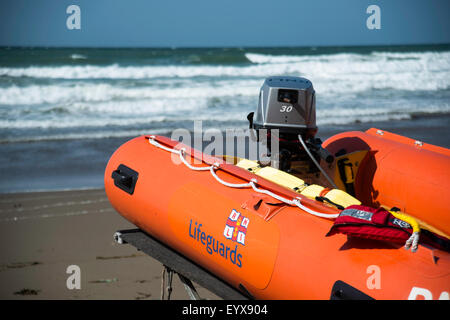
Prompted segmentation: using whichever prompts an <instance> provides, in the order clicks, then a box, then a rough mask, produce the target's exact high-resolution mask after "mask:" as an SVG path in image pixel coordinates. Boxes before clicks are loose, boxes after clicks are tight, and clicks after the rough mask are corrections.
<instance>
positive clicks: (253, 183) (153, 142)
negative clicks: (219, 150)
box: [148, 136, 339, 219]
mask: <svg viewBox="0 0 450 320" xmlns="http://www.w3.org/2000/svg"><path fill="white" fill-rule="evenodd" d="M148 141H149V143H150V144H151V145H153V146H155V147H158V148H161V149H163V150H166V151H168V152H171V153H173V154H177V155H179V157H180V160H181V162H182V163H183V164H184V165H186V167H188V168H189V169H191V170H194V171H210V173H211V175H212V176H213V177H214V179H216V181H218V182H219V183H221V184H222V185H224V186H227V187H230V188H252V189H253V190H254V191H255V192H258V193H262V194H266V195H268V196H271V197H272V198H275V199H277V200H278V201H281V202H283V203H286V204H288V205H291V206H297V207H298V208H300V209H302V210H303V211H305V212H308V213H309V214H312V215H314V216H317V217H321V218H327V219H335V218H337V217H338V216H339V214H338V213H337V214H328V213H322V212H317V211H314V210H311V209H310V208H308V207H306V206H304V205H303V204H302V203H301V198H299V197H296V198H293V199H292V200H290V199H286V198H284V197H282V196H280V195H277V194H275V193H273V192H271V191H269V190H265V189H261V188H258V187H257V186H256V185H257V184H258V180H257V179H255V178H253V179H251V180H250V181H249V182H247V183H230V182H226V181H224V180H222V179H221V178H219V176H218V175H217V174H216V170H218V169H220V163H218V162H215V163H213V164H212V165H211V166H206V167H205V166H201V167H200V166H193V165H191V164H190V163H189V162H187V161H186V159H185V153H186V149H185V148H181V149H179V150H176V149H173V148H167V147H165V146H163V145H162V144H160V143H158V142H157V141H156V137H155V136H149V139H148Z"/></svg>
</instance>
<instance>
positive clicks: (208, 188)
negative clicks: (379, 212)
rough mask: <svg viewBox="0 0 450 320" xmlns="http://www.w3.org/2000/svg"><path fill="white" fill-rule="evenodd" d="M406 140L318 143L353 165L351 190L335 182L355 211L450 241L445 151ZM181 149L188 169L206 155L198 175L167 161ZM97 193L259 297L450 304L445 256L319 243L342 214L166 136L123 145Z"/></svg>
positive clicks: (342, 239) (385, 245) (347, 137)
mask: <svg viewBox="0 0 450 320" xmlns="http://www.w3.org/2000/svg"><path fill="white" fill-rule="evenodd" d="M404 139H406V138H400V137H398V136H395V135H391V134H389V133H386V132H385V133H384V134H383V135H380V134H377V132H376V130H369V131H368V132H367V133H363V132H349V133H343V134H341V135H336V136H334V137H332V138H330V139H329V140H327V141H326V142H325V146H326V148H327V149H328V150H329V151H330V152H331V153H332V154H335V153H339V151H340V150H341V149H345V152H343V153H342V152H341V153H342V156H340V157H337V160H342V161H341V163H347V164H348V163H352V164H353V165H354V168H353V169H355V171H353V173H354V181H353V182H352V181H350V182H349V181H345V180H346V178H345V177H340V178H341V182H340V184H339V185H341V186H342V188H345V186H346V185H347V186H348V185H350V184H351V185H352V186H353V188H354V192H355V196H356V197H357V198H358V199H359V200H360V201H361V202H362V203H363V204H370V205H385V206H387V207H393V206H397V207H398V208H399V209H401V210H402V211H404V212H405V213H408V214H410V215H413V216H415V217H417V218H419V219H420V220H423V221H425V222H426V223H427V224H429V225H431V226H433V227H435V228H437V229H439V230H440V231H442V233H443V234H449V233H450V220H449V215H450V210H449V209H448V204H447V203H446V201H445V200H446V195H445V193H446V192H448V191H449V190H450V188H449V181H450V179H449V172H450V170H449V169H450V155H449V151H448V150H446V149H442V148H438V147H433V146H429V145H426V144H422V145H418V144H414V142H413V143H412V144H411V143H410V141H409V140H404ZM150 142H152V143H150ZM183 147H184V151H182V152H181V155H182V158H183V159H185V162H187V164H188V165H190V163H191V162H192V159H193V157H196V158H199V159H200V158H201V157H203V160H204V163H203V164H202V165H196V167H202V168H204V169H205V170H203V171H198V170H192V169H191V168H189V166H187V165H186V164H184V163H182V161H180V159H181V157H180V159H178V161H174V160H177V154H176V153H180V151H175V152H176V153H173V152H170V151H173V150H180V149H181V148H183ZM359 151H364V152H365V154H366V155H365V156H364V157H360V158H358V159H362V160H358V161H357V163H355V162H352V161H353V160H352V159H351V157H350V156H348V155H350V154H355V152H359ZM346 156H347V158H348V159H347V160H345V157H346ZM211 167H212V168H211ZM356 167H357V169H358V170H357V171H356ZM338 171H339V170H338V169H337V172H338ZM336 177H339V174H336ZM230 184H233V185H234V186H236V184H240V185H241V187H239V188H236V187H232V186H233V185H230ZM105 189H106V193H107V196H108V198H109V200H110V202H111V204H112V205H113V207H114V208H115V209H116V210H117V211H118V212H119V213H120V214H121V215H122V216H123V217H124V218H125V219H127V220H129V221H130V222H132V223H133V224H135V225H136V226H137V227H139V228H141V229H142V230H144V231H145V232H147V233H149V234H150V235H152V236H153V237H155V238H157V239H159V240H160V241H162V242H164V243H165V244H167V245H168V246H170V247H171V248H173V249H174V250H176V251H178V252H179V253H181V254H183V255H184V256H186V257H188V258H189V259H191V260H192V261H194V262H196V263H197V264H199V265H200V266H202V267H204V268H205V269H207V270H209V271H210V272H211V273H213V274H215V275H216V276H218V277H219V278H221V279H223V280H224V281H226V282H227V283H229V284H230V285H232V286H233V287H235V288H237V289H238V290H241V291H243V292H248V293H250V294H251V296H253V297H254V298H256V299H329V298H330V295H331V294H332V288H333V287H336V286H338V285H340V284H342V283H345V284H346V285H348V286H351V287H352V289H353V290H354V292H355V293H358V294H363V295H366V297H371V298H375V299H416V298H417V299H420V298H424V297H425V296H426V297H427V298H430V297H432V298H433V299H448V298H449V292H450V255H449V253H447V252H444V251H442V250H438V249H436V248H433V247H430V246H425V245H419V247H418V250H417V252H415V253H412V252H411V251H408V250H405V249H404V248H403V246H402V245H401V244H400V245H399V244H394V243H389V242H385V241H375V240H368V239H357V238H353V237H347V236H345V235H343V234H337V235H334V236H332V237H326V236H325V235H326V234H327V232H328V231H329V230H330V228H331V226H332V225H333V219H329V218H330V217H334V216H337V215H338V214H339V212H340V210H338V209H336V208H335V207H333V206H330V205H328V204H325V203H322V202H318V201H315V200H313V199H309V198H306V197H304V196H303V195H301V194H299V193H296V192H294V191H292V190H290V189H288V188H286V187H283V186H281V185H279V184H276V183H273V182H271V181H269V180H267V179H264V178H263V177H261V176H258V175H256V174H254V173H252V172H249V171H248V170H244V169H242V168H239V167H237V166H235V165H233V164H228V163H223V161H222V160H221V159H218V158H215V157H212V156H207V155H202V154H201V153H200V152H199V151H196V150H193V149H190V148H189V147H188V146H185V145H182V144H179V143H178V141H173V140H171V139H169V138H166V137H162V136H154V137H153V136H152V137H150V136H141V137H137V138H135V139H132V140H130V141H128V142H127V143H125V144H124V145H122V146H121V147H120V148H119V149H118V150H117V151H116V152H115V153H114V154H113V155H112V157H111V159H110V160H109V163H108V165H107V168H106V171H105ZM280 199H281V200H283V199H288V202H287V203H286V202H283V201H281V200H280ZM310 212H313V213H314V212H319V213H322V214H323V217H318V216H315V215H313V214H311V213H310Z"/></svg>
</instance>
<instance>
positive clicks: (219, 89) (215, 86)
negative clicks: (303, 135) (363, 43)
mask: <svg viewBox="0 0 450 320" xmlns="http://www.w3.org/2000/svg"><path fill="white" fill-rule="evenodd" d="M259 86H260V81H255V80H253V81H233V82H230V81H220V82H212V83H199V84H195V83H190V84H184V85H183V86H179V87H175V88H174V87H171V86H170V85H168V86H166V87H161V86H148V87H146V86H141V87H138V88H136V87H130V88H129V87H124V86H116V85H111V84H108V83H78V84H75V85H64V84H62V85H61V84H57V85H31V86H23V87H19V86H9V87H6V88H0V105H2V104H3V105H34V104H44V103H51V104H55V103H73V102H103V101H114V100H116V101H117V100H135V99H139V100H145V99H166V100H167V99H192V98H197V99H204V98H215V97H219V98H220V97H235V96H257V94H258V90H259Z"/></svg>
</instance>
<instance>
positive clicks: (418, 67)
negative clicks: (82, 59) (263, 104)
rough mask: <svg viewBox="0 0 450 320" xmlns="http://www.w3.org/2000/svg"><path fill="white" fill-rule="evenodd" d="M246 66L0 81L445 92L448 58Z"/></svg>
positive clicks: (41, 71) (398, 56)
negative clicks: (274, 80) (302, 81)
mask: <svg viewBox="0 0 450 320" xmlns="http://www.w3.org/2000/svg"><path fill="white" fill-rule="evenodd" d="M246 55H247V57H248V58H249V60H251V61H253V62H254V63H253V64H251V65H248V66H222V65H216V66H211V65H197V66H193V65H187V66H180V65H168V66H120V65H118V64H113V65H108V66H93V65H85V66H80V65H78V66H68V65H66V66H60V67H56V66H55V67H39V66H32V67H28V68H3V67H2V68H0V77H1V76H3V77H11V78H21V77H32V78H40V79H41V78H47V79H71V80H93V79H97V80H99V81H107V80H114V79H116V80H117V79H141V80H142V79H147V80H152V79H153V81H156V80H158V79H191V80H193V81H195V78H196V77H209V78H211V79H221V78H232V79H239V78H240V79H242V78H247V79H258V81H262V79H264V78H265V77H268V76H272V75H294V76H305V77H307V78H310V80H312V82H313V83H314V86H315V88H316V91H318V93H320V94H329V93H337V92H340V93H346V92H361V91H365V90H370V89H394V90H409V91H416V90H446V89H449V88H450V52H422V53H390V52H377V53H372V54H370V55H361V54H354V53H340V54H330V55H310V56H286V55H284V56H275V55H263V54H253V53H247V54H246Z"/></svg>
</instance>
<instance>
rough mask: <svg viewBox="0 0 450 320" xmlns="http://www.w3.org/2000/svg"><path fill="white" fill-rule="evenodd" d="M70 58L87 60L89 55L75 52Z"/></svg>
mask: <svg viewBox="0 0 450 320" xmlns="http://www.w3.org/2000/svg"><path fill="white" fill-rule="evenodd" d="M70 58H71V59H73V60H86V59H87V57H86V56H85V55H83V54H78V53H74V54H71V55H70Z"/></svg>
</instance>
